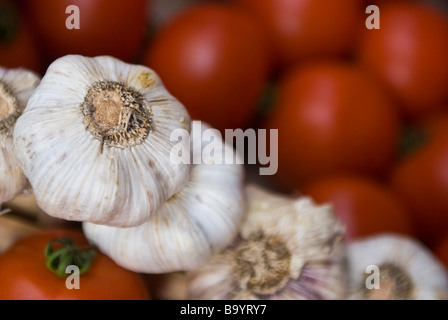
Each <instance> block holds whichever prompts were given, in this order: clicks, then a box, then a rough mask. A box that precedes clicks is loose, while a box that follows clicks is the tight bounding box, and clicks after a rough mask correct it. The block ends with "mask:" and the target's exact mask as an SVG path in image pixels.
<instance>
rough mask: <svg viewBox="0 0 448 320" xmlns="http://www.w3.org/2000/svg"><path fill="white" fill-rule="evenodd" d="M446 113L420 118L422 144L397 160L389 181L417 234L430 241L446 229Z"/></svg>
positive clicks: (447, 178)
mask: <svg viewBox="0 0 448 320" xmlns="http://www.w3.org/2000/svg"><path fill="white" fill-rule="evenodd" d="M447 124H448V113H444V114H439V115H438V117H431V118H430V119H429V120H427V121H424V122H423V123H422V124H421V125H420V126H419V129H420V130H421V131H420V135H421V137H422V138H423V139H420V140H421V142H422V144H421V145H420V146H419V147H416V149H415V150H414V151H412V152H410V153H409V154H408V155H407V156H405V157H404V158H403V159H402V160H401V161H400V162H398V163H397V165H396V167H395V169H394V170H393V172H392V174H391V185H392V187H393V188H394V189H395V190H396V192H397V193H398V194H399V195H400V196H401V198H403V199H404V201H405V203H406V204H407V206H408V207H409V210H410V212H411V215H412V218H413V220H414V222H415V225H416V227H417V231H418V234H419V237H420V238H421V239H422V240H423V241H424V242H426V243H427V244H428V245H433V244H434V243H435V242H436V241H437V240H438V238H439V237H441V236H442V235H443V234H445V233H447V232H448V126H447Z"/></svg>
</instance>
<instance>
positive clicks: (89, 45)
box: [24, 0, 149, 62]
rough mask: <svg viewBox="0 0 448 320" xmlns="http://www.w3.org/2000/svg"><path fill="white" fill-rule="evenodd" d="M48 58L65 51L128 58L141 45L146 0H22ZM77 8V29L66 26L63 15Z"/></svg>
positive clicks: (145, 20)
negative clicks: (69, 9) (129, 0)
mask: <svg viewBox="0 0 448 320" xmlns="http://www.w3.org/2000/svg"><path fill="white" fill-rule="evenodd" d="M24 2H25V3H24V8H25V10H26V11H27V14H28V17H29V19H30V21H31V22H32V25H33V28H34V29H35V31H36V34H37V36H38V38H39V39H40V42H41V43H42V46H43V47H44V49H45V50H46V54H47V55H48V59H49V61H48V62H52V61H53V60H54V59H56V58H58V57H60V56H63V55H66V54H82V55H86V56H98V55H111V56H114V57H116V58H119V59H122V60H125V61H128V62H131V61H134V60H135V59H136V58H137V56H138V54H139V53H140V50H141V49H142V46H143V43H144V38H145V36H146V29H147V24H148V21H147V16H148V15H147V11H148V5H149V2H148V0H133V1H132V3H131V2H128V1H122V0H40V1H35V0H24ZM70 5H75V6H77V7H78V8H79V29H68V28H67V27H66V21H67V19H68V20H69V22H72V23H73V22H75V20H71V18H70V16H71V15H72V14H73V13H74V12H73V11H68V13H66V9H67V7H68V6H70Z"/></svg>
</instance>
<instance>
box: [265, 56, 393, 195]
mask: <svg viewBox="0 0 448 320" xmlns="http://www.w3.org/2000/svg"><path fill="white" fill-rule="evenodd" d="M263 126H264V127H266V128H269V129H278V164H279V166H278V172H277V174H276V175H274V176H273V178H274V179H275V180H276V181H277V182H278V183H279V185H280V186H283V187H285V188H287V189H291V188H300V186H301V184H302V183H305V182H306V181H307V180H310V179H314V178H316V177H318V176H322V175H328V174H332V173H337V172H356V173H365V174H368V175H372V176H380V175H382V174H383V173H384V172H386V170H387V169H388V167H389V165H390V162H391V161H392V160H393V157H394V154H395V150H396V145H397V143H398V138H399V133H400V126H401V122H400V119H399V117H398V115H397V111H396V109H395V108H394V105H392V104H391V102H390V101H389V97H388V96H387V95H385V94H384V92H383V91H381V90H380V88H378V86H377V85H376V84H375V82H372V81H371V79H369V78H368V77H367V76H366V75H365V74H364V73H363V72H361V71H360V70H359V69H358V68H356V67H355V66H353V65H349V64H345V63H343V62H340V61H333V62H316V63H310V64H308V65H306V66H303V67H298V68H295V69H293V70H292V71H291V72H290V73H288V74H286V75H285V77H284V78H283V79H282V80H281V81H280V83H279V85H278V92H277V98H276V101H275V102H274V105H273V109H272V112H271V114H269V115H268V117H267V119H266V121H265V123H264V124H263Z"/></svg>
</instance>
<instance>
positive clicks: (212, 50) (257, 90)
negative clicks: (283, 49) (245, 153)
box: [144, 3, 270, 133]
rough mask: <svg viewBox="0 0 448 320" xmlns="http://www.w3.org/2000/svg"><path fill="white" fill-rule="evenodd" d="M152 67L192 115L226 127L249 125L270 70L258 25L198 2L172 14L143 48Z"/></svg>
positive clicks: (234, 10) (234, 12) (227, 9)
mask: <svg viewBox="0 0 448 320" xmlns="http://www.w3.org/2000/svg"><path fill="white" fill-rule="evenodd" d="M144 64H145V65H147V66H148V67H150V68H152V69H154V70H155V71H156V72H157V73H158V74H159V75H160V77H161V79H162V81H163V83H164V84H165V86H166V88H167V89H168V91H170V92H171V93H172V94H173V95H174V96H175V97H176V98H177V99H179V101H180V102H182V103H183V104H184V105H185V107H186V108H187V110H188V111H189V113H190V115H191V117H192V118H193V119H196V120H202V121H206V122H208V123H209V124H210V125H212V126H213V127H215V128H217V129H219V130H221V132H223V133H224V130H225V129H236V128H242V129H246V128H248V127H249V126H251V125H252V122H253V121H254V119H255V117H256V113H257V109H258V104H259V101H260V100H261V96H262V94H263V91H264V89H265V86H266V84H267V81H268V77H269V73H270V58H269V53H268V47H267V44H266V42H265V40H264V38H263V34H262V33H261V31H260V28H259V26H258V24H257V23H256V22H255V20H254V19H253V18H252V17H251V16H250V15H248V14H246V13H245V12H243V11H241V10H239V9H238V8H236V7H234V6H230V5H227V4H223V3H203V4H198V5H195V6H192V7H190V8H187V9H186V10H184V11H183V12H181V13H180V14H179V15H177V16H175V17H173V18H172V20H171V21H169V22H168V23H167V24H166V25H165V26H164V27H163V28H162V29H160V30H159V31H158V33H157V34H156V35H155V38H154V39H153V41H152V42H151V43H150V45H149V47H148V48H147V51H146V54H145V57H144Z"/></svg>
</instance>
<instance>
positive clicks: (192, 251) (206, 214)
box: [83, 123, 246, 273]
mask: <svg viewBox="0 0 448 320" xmlns="http://www.w3.org/2000/svg"><path fill="white" fill-rule="evenodd" d="M194 129H195V126H193V130H192V134H191V138H193V137H195V136H196V134H195V132H194V131H195V130H194ZM202 129H203V130H207V129H208V130H210V129H211V128H210V127H209V126H208V125H205V124H204V123H203V124H202ZM213 130H214V131H208V133H210V132H211V133H212V134H211V136H212V137H213V142H214V143H217V142H218V143H220V144H221V146H222V147H223V150H224V151H223V154H222V156H223V158H220V157H218V155H216V156H214V157H211V158H208V159H203V160H206V161H203V162H201V163H200V164H194V165H193V167H192V171H191V176H190V180H189V181H188V182H187V184H186V185H185V187H184V188H182V190H181V191H179V192H178V193H177V194H176V195H174V196H173V197H172V198H170V199H169V200H168V201H167V202H165V204H164V205H163V206H162V207H161V208H160V210H159V211H157V212H156V213H155V214H154V215H153V216H152V217H151V218H150V220H149V221H147V222H145V223H143V224H141V225H139V226H136V227H132V228H116V227H109V226H104V225H98V224H92V223H86V222H85V223H83V230H84V233H85V235H86V237H87V238H88V239H89V241H90V242H91V243H93V244H94V245H96V246H97V247H98V248H99V249H100V250H101V251H102V252H103V253H105V254H106V255H108V256H109V257H111V258H112V259H113V260H114V261H115V262H116V263H117V264H119V265H121V266H122V267H124V268H126V269H129V270H132V271H135V272H141V273H168V272H175V271H186V270H191V269H193V268H197V267H198V266H200V265H202V264H203V263H205V261H206V260H207V259H208V258H209V257H211V256H212V254H213V253H215V252H217V251H218V250H220V249H222V248H224V247H226V246H227V245H229V244H230V242H231V241H232V240H233V239H234V237H235V236H236V234H237V230H238V226H239V225H240V223H241V221H242V219H243V216H244V213H245V210H246V203H245V194H244V187H243V184H244V177H245V176H244V167H243V165H242V164H239V163H242V162H241V161H235V160H234V159H235V157H236V156H238V155H237V154H236V153H235V151H234V149H233V148H232V147H231V146H230V145H227V144H225V143H224V142H223V141H222V140H221V135H220V133H219V131H217V130H216V129H213ZM207 145H208V144H204V143H203V142H201V141H193V140H192V145H191V147H192V154H194V153H195V152H197V150H196V148H200V149H201V150H203V148H205V147H206V146H207ZM195 150H196V151H195ZM199 154H200V153H199Z"/></svg>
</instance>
